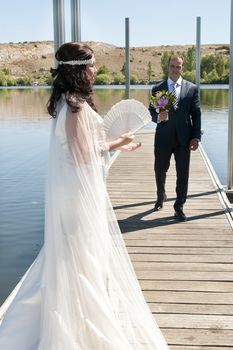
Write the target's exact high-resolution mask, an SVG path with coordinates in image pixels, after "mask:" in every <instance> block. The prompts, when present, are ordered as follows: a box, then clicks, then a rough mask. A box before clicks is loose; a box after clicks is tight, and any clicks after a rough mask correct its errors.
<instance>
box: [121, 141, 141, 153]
mask: <svg viewBox="0 0 233 350" xmlns="http://www.w3.org/2000/svg"><path fill="white" fill-rule="evenodd" d="M141 145H142V144H141V142H137V143H135V142H130V143H128V145H125V146H122V147H120V150H121V151H126V152H132V151H136V149H138V148H139V147H141Z"/></svg>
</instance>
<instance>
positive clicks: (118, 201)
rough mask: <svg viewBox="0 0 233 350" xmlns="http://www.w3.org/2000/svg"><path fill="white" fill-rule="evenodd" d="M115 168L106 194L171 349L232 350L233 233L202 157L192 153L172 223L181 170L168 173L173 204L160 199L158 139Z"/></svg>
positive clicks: (149, 139) (146, 139)
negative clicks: (180, 209) (181, 204)
mask: <svg viewBox="0 0 233 350" xmlns="http://www.w3.org/2000/svg"><path fill="white" fill-rule="evenodd" d="M138 138H139V139H140V140H142V142H143V145H144V147H142V148H141V149H140V150H138V152H133V153H124V154H122V155H121V156H120V157H119V158H118V160H117V161H116V162H115V163H114V164H113V166H112V169H111V170H110V178H109V181H108V189H109V193H110V198H111V200H112V203H113V206H114V210H115V213H116V216H117V219H118V222H119V225H120V228H121V230H122V233H123V237H124V240H125V243H126V246H127V249H128V252H129V253H130V258H131V261H132V264H133V266H134V268H135V272H136V275H137V277H138V279H139V283H140V285H141V289H142V291H143V293H144V296H145V298H146V301H147V302H148V305H149V307H150V309H151V311H152V312H153V314H154V317H155V319H156V320H157V322H158V325H159V326H160V327H161V330H162V332H163V334H164V336H165V338H166V340H167V341H168V344H169V348H170V350H228V349H233V332H232V330H233V271H232V270H233V231H232V222H231V216H229V210H228V209H226V208H225V207H224V203H223V201H222V200H221V201H220V199H221V198H220V196H219V193H218V191H217V190H216V186H215V185H214V183H213V182H212V181H211V179H210V175H209V173H208V171H207V169H206V165H205V162H204V161H203V159H202V156H201V154H200V152H192V154H191V168H190V182H189V193H188V198H187V203H186V205H185V213H186V214H187V216H188V221H187V222H185V223H177V222H176V221H175V220H174V217H173V215H174V209H173V204H174V201H175V197H176V194H175V183H176V172H175V167H174V160H173V159H172V160H171V166H170V169H169V171H168V173H167V181H166V192H167V196H168V200H167V201H166V202H165V203H164V208H163V210H161V211H159V212H153V206H154V202H155V198H156V188H155V179H154V172H153V163H154V159H153V134H149V133H146V134H141V135H139V137H138Z"/></svg>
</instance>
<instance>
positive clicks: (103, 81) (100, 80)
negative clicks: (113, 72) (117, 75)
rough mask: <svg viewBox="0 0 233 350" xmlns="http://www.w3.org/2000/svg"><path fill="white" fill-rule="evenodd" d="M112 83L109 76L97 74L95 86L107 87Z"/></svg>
mask: <svg viewBox="0 0 233 350" xmlns="http://www.w3.org/2000/svg"><path fill="white" fill-rule="evenodd" d="M111 82H112V77H111V76H110V75H109V74H98V75H97V76H96V78H95V84H97V85H109V84H111Z"/></svg>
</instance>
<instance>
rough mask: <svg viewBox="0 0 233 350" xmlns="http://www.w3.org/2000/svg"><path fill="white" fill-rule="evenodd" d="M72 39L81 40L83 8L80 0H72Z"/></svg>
mask: <svg viewBox="0 0 233 350" xmlns="http://www.w3.org/2000/svg"><path fill="white" fill-rule="evenodd" d="M70 10H71V40H72V41H81V9H80V0H71V2H70Z"/></svg>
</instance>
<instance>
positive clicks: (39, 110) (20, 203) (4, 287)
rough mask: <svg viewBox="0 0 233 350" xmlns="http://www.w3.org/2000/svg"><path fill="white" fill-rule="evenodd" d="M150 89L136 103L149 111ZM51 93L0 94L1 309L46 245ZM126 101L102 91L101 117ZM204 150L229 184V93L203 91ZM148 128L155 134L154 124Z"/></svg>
mask: <svg viewBox="0 0 233 350" xmlns="http://www.w3.org/2000/svg"><path fill="white" fill-rule="evenodd" d="M150 89H151V88H150V87H149V88H148V87H142V86H140V87H139V88H135V89H133V90H132V91H131V98H135V99H137V100H139V101H141V102H143V103H144V104H145V105H146V106H147V105H148V103H149V99H150ZM48 97H49V89H43V88H33V89H0V194H1V195H0V213H1V214H0V304H1V303H2V302H3V301H4V299H5V298H6V296H7V295H8V294H9V293H10V291H11V290H12V289H13V287H14V285H15V284H16V283H17V281H18V280H19V279H20V277H21V276H22V275H23V274H24V272H25V271H26V270H27V268H28V267H29V266H30V264H31V263H32V261H33V260H34V258H35V256H36V255H37V253H38V251H39V250H40V248H41V246H42V244H43V230H44V228H43V222H44V212H43V211H44V182H45V173H46V159H47V151H48V141H49V134H50V122H51V120H50V119H49V117H48V114H47V113H46V108H45V106H46V102H47V100H48ZM123 98H124V90H122V88H119V87H116V88H108V89H103V88H96V90H95V100H96V105H97V108H98V110H99V113H100V114H101V115H104V114H105V113H106V112H107V111H108V110H109V109H110V107H111V106H112V105H113V104H115V103H116V102H118V101H120V100H121V99H123ZM201 103H202V128H203V129H204V135H203V139H202V145H203V147H204V149H205V150H206V152H207V154H208V156H209V158H210V160H211V162H212V164H213V166H214V169H215V171H216V172H217V174H218V176H219V179H220V181H221V183H222V184H225V183H226V169H227V120H228V87H227V86H222V87H221V88H213V87H204V88H202V89H201ZM148 127H150V128H154V127H155V125H154V123H151V124H150V125H149V126H148Z"/></svg>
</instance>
